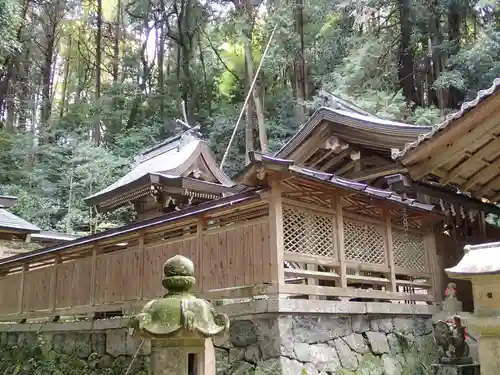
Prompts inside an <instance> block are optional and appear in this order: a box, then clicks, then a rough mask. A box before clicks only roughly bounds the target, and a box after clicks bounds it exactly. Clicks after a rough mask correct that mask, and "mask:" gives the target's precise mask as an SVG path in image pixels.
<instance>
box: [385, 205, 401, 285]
mask: <svg viewBox="0 0 500 375" xmlns="http://www.w3.org/2000/svg"><path fill="white" fill-rule="evenodd" d="M384 220H385V235H386V241H385V243H386V246H387V249H386V250H387V263H388V265H389V270H390V274H389V281H390V286H389V287H390V290H391V292H397V291H398V287H397V285H396V269H395V268H394V244H393V241H392V221H391V213H390V212H389V209H388V208H387V207H385V208H384Z"/></svg>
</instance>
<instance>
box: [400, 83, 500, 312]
mask: <svg viewBox="0 0 500 375" xmlns="http://www.w3.org/2000/svg"><path fill="white" fill-rule="evenodd" d="M499 136H500V78H497V79H496V80H495V81H494V82H493V84H492V85H491V86H490V87H489V88H488V89H486V90H481V91H479V93H478V94H477V96H476V98H475V99H474V100H472V101H470V102H466V103H464V104H463V105H462V107H461V109H460V110H459V111H457V112H455V113H453V114H451V115H449V116H448V117H447V118H446V119H445V120H444V121H443V122H442V123H440V124H438V125H436V126H434V127H433V128H432V129H431V130H430V131H428V132H426V133H425V134H422V135H421V136H420V137H418V138H417V139H416V140H414V141H412V142H410V143H408V144H406V145H405V146H404V147H401V149H400V150H397V151H395V152H394V153H393V157H394V159H395V160H396V161H398V162H399V164H400V165H401V166H402V167H404V168H405V169H406V171H407V174H408V175H409V176H410V177H411V179H412V180H413V181H419V182H418V183H415V182H413V181H412V182H410V184H411V185H413V186H417V187H418V188H421V187H425V188H426V189H427V191H434V192H436V191H437V192H442V196H446V194H450V193H451V194H454V196H455V197H456V200H455V202H459V201H461V202H465V200H466V199H469V201H470V199H472V198H475V199H476V200H478V201H482V202H491V203H495V204H498V203H499V202H500V143H499V141H498V137H499ZM443 201H445V202H444V204H443ZM450 202H453V200H452V199H449V200H448V202H446V200H444V199H443V200H441V202H439V204H440V205H441V206H442V211H447V213H448V215H447V216H448V218H449V219H448V222H449V224H450V228H451V229H452V230H451V232H450V235H451V237H452V239H453V241H454V242H455V244H456V250H457V251H456V252H455V253H454V254H453V255H454V257H453V258H449V259H447V261H446V262H445V264H443V266H444V268H449V267H454V266H455V265H456V264H458V262H459V261H460V260H461V259H462V257H463V255H464V252H463V248H464V246H466V245H476V244H481V243H485V242H496V241H499V240H500V233H499V230H498V228H497V226H498V224H497V225H496V226H493V225H489V224H488V223H485V220H484V213H486V214H488V213H490V214H491V215H490V219H492V222H495V221H497V222H498V217H499V216H498V215H499V213H498V211H496V210H488V209H487V208H484V209H483V211H482V212H483V215H481V216H480V220H479V223H478V220H476V221H475V222H472V220H471V218H474V217H475V216H474V215H473V213H474V212H477V211H475V210H474V209H473V208H472V207H471V206H468V207H469V208H471V209H470V210H467V205H464V206H462V207H461V210H460V211H457V210H456V208H455V209H454V211H455V212H454V213H453V212H452V209H453V208H454V207H453V206H452V205H450ZM483 207H486V205H484V206H483ZM488 207H491V205H488ZM493 207H496V206H493ZM464 208H465V209H464ZM477 208H478V209H479V210H481V208H480V207H477ZM479 212H480V213H481V211H479ZM457 287H460V289H462V290H461V291H460V290H459V293H461V292H462V291H464V290H466V291H467V292H468V293H467V294H466V296H467V297H470V299H471V298H472V285H471V284H470V282H468V281H465V280H457ZM463 294H464V293H462V294H461V296H462V295H463ZM462 298H463V297H462ZM465 303H467V304H468V305H469V306H470V305H471V301H470V300H464V304H465ZM469 310H470V311H472V308H470V307H469Z"/></svg>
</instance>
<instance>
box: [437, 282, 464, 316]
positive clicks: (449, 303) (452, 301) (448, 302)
mask: <svg viewBox="0 0 500 375" xmlns="http://www.w3.org/2000/svg"><path fill="white" fill-rule="evenodd" d="M441 307H442V309H443V311H445V312H448V313H450V315H452V314H453V315H456V314H457V313H459V312H460V311H462V302H460V301H459V300H458V298H457V286H456V284H455V283H449V284H448V286H447V287H446V290H445V291H444V300H443V302H442V304H441Z"/></svg>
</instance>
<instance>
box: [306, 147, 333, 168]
mask: <svg viewBox="0 0 500 375" xmlns="http://www.w3.org/2000/svg"><path fill="white" fill-rule="evenodd" d="M332 154H334V151H333V150H328V151H327V152H325V154H324V155H323V156H321V157H319V158H318V160H315V161H314V163H311V164H310V166H311V167H312V168H314V167H315V166H317V165H318V164H319V163H321V162H322V161H323V160H325V159H327V158H329V157H330V156H332Z"/></svg>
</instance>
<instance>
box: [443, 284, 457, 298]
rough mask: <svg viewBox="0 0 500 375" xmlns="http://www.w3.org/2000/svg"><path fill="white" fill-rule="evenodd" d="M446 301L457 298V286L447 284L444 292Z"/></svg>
mask: <svg viewBox="0 0 500 375" xmlns="http://www.w3.org/2000/svg"><path fill="white" fill-rule="evenodd" d="M444 295H445V298H446V299H456V298H457V286H456V284H455V283H449V284H448V286H447V287H446V290H445V291H444Z"/></svg>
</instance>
